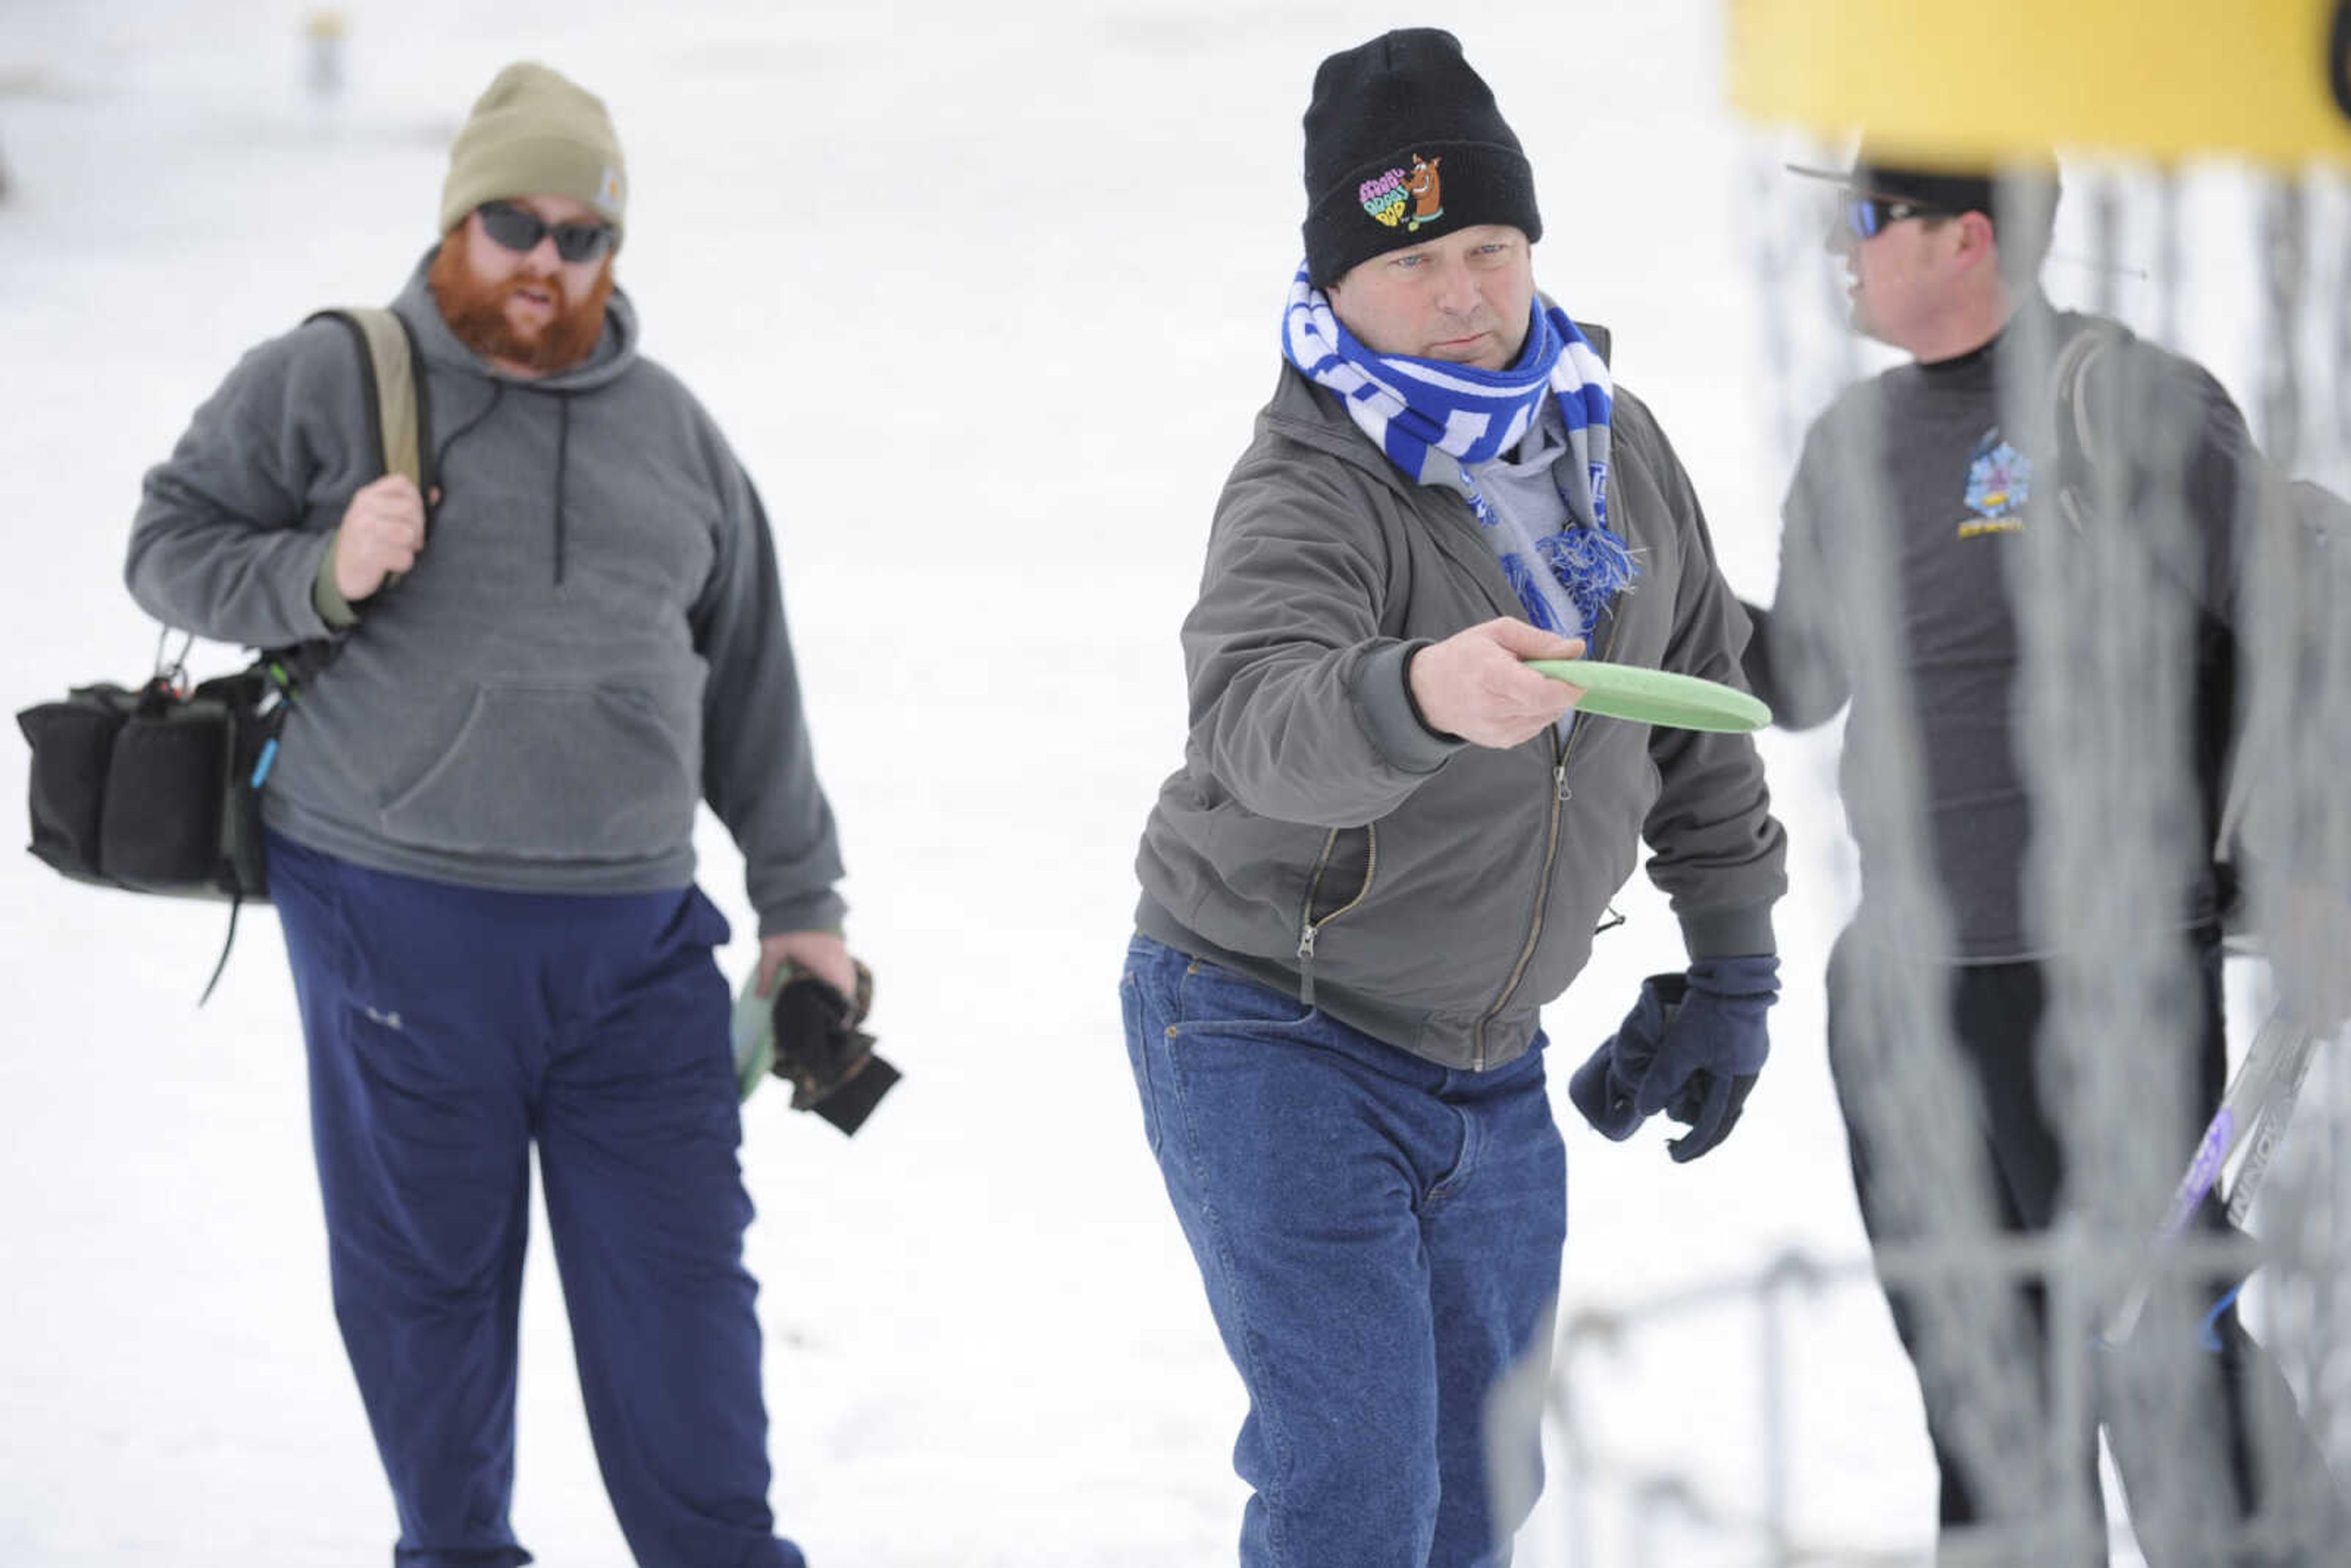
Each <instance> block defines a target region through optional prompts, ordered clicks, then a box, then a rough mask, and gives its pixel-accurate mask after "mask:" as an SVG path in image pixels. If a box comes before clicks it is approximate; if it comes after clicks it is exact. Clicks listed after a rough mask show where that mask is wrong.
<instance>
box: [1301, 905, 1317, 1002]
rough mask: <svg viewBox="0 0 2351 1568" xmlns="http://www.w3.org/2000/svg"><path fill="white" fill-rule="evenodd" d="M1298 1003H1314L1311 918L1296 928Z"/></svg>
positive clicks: (1312, 924)
mask: <svg viewBox="0 0 2351 1568" xmlns="http://www.w3.org/2000/svg"><path fill="white" fill-rule="evenodd" d="M1298 1003H1299V1006H1301V1007H1308V1008H1311V1007H1312V1006H1313V1005H1314V922H1312V921H1311V920H1309V921H1307V922H1306V923H1305V924H1304V925H1301V926H1300V927H1299V928H1298Z"/></svg>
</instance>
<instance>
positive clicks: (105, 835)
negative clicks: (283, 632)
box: [16, 670, 268, 901]
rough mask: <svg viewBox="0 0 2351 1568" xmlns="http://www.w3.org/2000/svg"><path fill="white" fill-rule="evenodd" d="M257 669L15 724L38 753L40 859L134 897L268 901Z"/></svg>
mask: <svg viewBox="0 0 2351 1568" xmlns="http://www.w3.org/2000/svg"><path fill="white" fill-rule="evenodd" d="M266 689H267V687H266V677H265V676H263V675H262V674H260V673H259V672H258V671H257V670H254V671H243V672H239V673H238V674H234V675H226V676H223V677H221V678H220V679H218V680H214V681H207V682H205V683H204V685H200V686H198V687H196V688H195V689H194V690H193V691H192V692H184V693H183V692H181V691H179V690H178V689H176V688H175V687H174V686H173V685H172V684H171V682H170V681H168V680H167V679H165V678H162V677H158V678H156V679H155V680H152V681H150V682H149V683H148V684H147V685H144V686H141V687H139V688H137V689H136V690H131V689H128V688H125V687H122V686H118V685H94V686H82V687H78V688H77V689H76V690H74V691H72V692H70V693H68V695H67V696H66V698H65V700H64V701H62V702H54V703H43V704H40V705H38V706H34V707H29V708H26V709H25V710H24V711H23V712H22V713H19V714H18V715H17V716H16V723H17V727H19V728H20V729H22V730H23V731H24V734H25V738H26V741H27V742H28V743H30V745H31V746H32V748H33V759H32V766H31V768H30V769H29V770H28V776H29V791H28V793H29V797H30V799H29V802H28V803H29V806H30V814H31V820H32V843H31V846H30V847H31V849H32V852H33V853H34V854H35V855H36V856H37V857H38V858H39V859H40V860H41V861H42V862H45V863H46V864H47V865H49V866H51V867H52V868H54V869H55V870H57V872H59V873H63V874H64V875H66V876H69V877H72V878H74V879H75V880H77V881H80V882H89V883H98V884H99V885H102V886H107V887H120V888H128V889H131V890H132V891H134V892H139V893H160V894H178V895H182V896H188V897H198V898H224V899H230V900H235V901H246V900H256V901H257V900H262V899H266V897H267V896H268V893H267V879H266V870H265V868H264V866H263V863H262V860H261V839H260V823H259V799H258V797H259V790H258V788H257V786H256V783H255V781H254V779H253V778H252V774H253V771H254V769H255V768H257V767H258V765H259V761H260V755H261V751H262V748H263V747H265V746H266V744H267V738H266V730H267V728H268V724H267V721H266V718H265V717H264V716H263V715H262V713H261V712H260V707H261V702H262V697H263V694H264V693H265V691H266Z"/></svg>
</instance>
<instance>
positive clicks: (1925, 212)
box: [1843, 196, 1951, 239]
mask: <svg viewBox="0 0 2351 1568" xmlns="http://www.w3.org/2000/svg"><path fill="white" fill-rule="evenodd" d="M1950 215H1951V214H1949V213H1947V212H1945V211H1943V210H1942V209H1941V208H1940V207H1928V206H1922V205H1920V204H1918V203H1917V202H1901V201H1896V200H1895V199H1894V198H1892V197H1890V196H1852V197H1848V198H1847V199H1846V201H1845V203H1844V208H1843V216H1844V226H1845V232H1846V233H1847V234H1850V235H1853V237H1854V238H1855V239H1875V238H1876V237H1877V236H1878V235H1880V234H1882V233H1884V232H1885V230H1886V225H1888V224H1898V223H1900V222H1901V221H1902V220H1903V219H1904V218H1947V217H1949V216H1950Z"/></svg>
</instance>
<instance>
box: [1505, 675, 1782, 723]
mask: <svg viewBox="0 0 2351 1568" xmlns="http://www.w3.org/2000/svg"><path fill="white" fill-rule="evenodd" d="M1527 668H1529V669H1531V670H1533V671H1534V672H1536V673H1537V674H1544V675H1549V676H1550V677H1551V678H1552V680H1555V681H1565V682H1567V683H1568V684H1569V685H1577V686H1582V687H1583V701H1582V702H1580V703H1578V704H1577V705H1576V707H1577V709H1578V711H1580V712H1583V713H1596V714H1600V715H1603V716H1606V717H1608V718H1629V719H1631V720H1633V721H1634V722H1635V723H1636V724H1661V725H1665V726H1667V727H1670V728H1674V729H1713V730H1721V731H1724V732H1726V733H1729V734H1734V735H1738V734H1744V733H1745V732H1747V731H1749V730H1751V729H1761V728H1762V727H1764V726H1765V725H1767V724H1770V723H1771V709H1770V708H1768V707H1766V706H1763V704H1762V703H1761V701H1759V700H1758V699H1757V698H1755V697H1752V696H1750V695H1748V694H1747V693H1745V692H1742V691H1740V689H1739V688H1738V687H1736V686H1726V685H1723V684H1722V683H1721V682H1720V681H1708V680H1701V679H1699V678H1698V676H1696V675H1677V674H1674V673H1673V672H1672V671H1670V670H1650V669H1644V668H1643V667H1642V666H1640V665H1638V664H1604V663H1602V662H1601V661H1599V660H1597V659H1529V660H1528V661H1527Z"/></svg>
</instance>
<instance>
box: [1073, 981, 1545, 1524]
mask: <svg viewBox="0 0 2351 1568" xmlns="http://www.w3.org/2000/svg"><path fill="white" fill-rule="evenodd" d="M1120 992H1121V998H1120V999H1121V1001H1122V1004H1123V1014H1124V1019H1125V1024H1126V1050H1127V1056H1128V1059H1129V1061H1130V1062H1131V1063H1132V1064H1133V1066H1134V1081H1135V1086H1136V1088H1137V1089H1138V1090H1139V1091H1140V1092H1141V1093H1142V1096H1143V1119H1144V1132H1145V1135H1146V1136H1147V1137H1148V1138H1149V1140H1150V1143H1151V1149H1152V1153H1153V1154H1154V1155H1156V1156H1157V1158H1158V1161H1159V1169H1160V1173H1161V1175H1162V1176H1165V1179H1166V1183H1167V1196H1168V1197H1170V1198H1171V1199H1172V1200H1174V1203H1175V1217H1176V1218H1177V1219H1178V1220H1179V1221H1180V1222H1181V1223H1182V1225H1183V1228H1184V1235H1185V1237H1186V1239H1188V1240H1189V1241H1190V1242H1191V1244H1192V1254H1193V1256H1194V1258H1196V1260H1198V1262H1199V1265H1200V1277H1201V1280H1202V1281H1203V1282H1204V1283H1205V1284H1206V1285H1207V1291H1208V1307H1209V1310H1210V1312H1213V1313H1214V1314H1215V1316H1216V1320H1217V1330H1218V1332H1219V1333H1222V1335H1223V1336H1224V1342H1225V1349H1226V1350H1227V1352H1228V1354H1230V1355H1231V1356H1232V1359H1233V1364H1234V1366H1235V1367H1236V1368H1238V1370H1239V1372H1240V1375H1241V1382H1242V1383H1243V1384H1244V1385H1246V1386H1247V1388H1248V1391H1249V1416H1248V1417H1247V1419H1245V1420H1244V1421H1243V1422H1242V1423H1241V1432H1240V1440H1239V1442H1238V1444H1236V1445H1235V1447H1234V1449H1233V1467H1234V1469H1237V1470H1238V1472H1239V1473H1240V1476H1241V1479H1244V1480H1246V1481H1247V1482H1249V1486H1250V1487H1251V1489H1252V1490H1253V1491H1254V1493H1255V1495H1254V1496H1252V1497H1251V1498H1250V1500H1249V1505H1248V1508H1247V1510H1246V1511H1245V1512H1244V1514H1243V1517H1242V1522H1241V1542H1240V1560H1241V1563H1243V1564H1244V1565H1245V1568H1260V1565H1262V1568H1321V1565H1324V1564H1328V1565H1329V1568H1497V1565H1499V1564H1501V1563H1507V1562H1508V1561H1509V1560H1510V1537H1511V1535H1512V1534H1513V1533H1514V1532H1515V1531H1517V1529H1518V1526H1519V1525H1520V1523H1521V1522H1522V1521H1523V1519H1524V1509H1523V1507H1522V1506H1521V1507H1518V1508H1516V1509H1514V1511H1513V1513H1512V1514H1511V1515H1510V1516H1509V1517H1498V1516H1497V1513H1496V1511H1495V1507H1494V1503H1493V1500H1492V1499H1491V1498H1490V1496H1489V1480H1488V1476H1489V1448H1488V1431H1487V1405H1488V1395H1489V1392H1490V1391H1491V1390H1493V1389H1494V1387H1495V1385H1497V1384H1498V1383H1499V1381H1500V1380H1501V1378H1502V1377H1503V1375H1505V1374H1506V1373H1509V1372H1510V1371H1512V1370H1513V1369H1514V1368H1515V1367H1517V1366H1518V1365H1519V1364H1520V1363H1521V1362H1522V1361H1523V1360H1524V1359H1526V1358H1527V1357H1529V1356H1530V1355H1532V1356H1534V1357H1536V1358H1547V1357H1548V1355H1549V1354H1550V1346H1551V1339H1552V1315H1553V1309H1554V1306H1555V1304H1556V1301H1557V1299H1558V1295H1559V1270H1560V1249H1561V1247H1562V1244H1563V1243H1564V1241H1565V1240H1566V1237H1567V1156H1566V1150H1565V1147H1564V1145H1562V1143H1561V1140H1560V1135H1559V1128H1558V1126H1557V1124H1555V1123H1553V1122H1552V1113H1551V1101H1550V1098H1549V1096H1548V1095H1547V1094H1546V1093H1545V1092H1544V1089H1543V1065H1542V1052H1541V1045H1542V1040H1541V1037H1540V1036H1538V1037H1537V1040H1536V1042H1535V1043H1536V1049H1535V1050H1532V1051H1529V1052H1528V1053H1527V1054H1526V1055H1525V1056H1523V1057H1520V1059H1519V1060H1517V1061H1513V1062H1511V1063H1510V1064H1509V1065H1508V1066H1505V1067H1501V1068H1498V1069H1496V1070H1494V1071H1489V1072H1483V1073H1472V1072H1461V1071H1451V1070H1448V1069H1447V1068H1443V1067H1439V1066H1437V1064H1436V1063H1434V1062H1431V1061H1422V1060H1421V1059H1420V1058H1418V1057H1416V1056H1413V1055H1410V1054H1408V1053H1406V1052H1405V1051H1399V1050H1397V1049H1396V1048H1395V1047H1394V1046H1390V1045H1386V1044H1384V1043H1382V1042H1381V1041H1379V1040H1374V1039H1373V1038H1372V1037H1370V1036H1369V1035H1366V1034H1363V1033H1361V1032H1359V1031H1357V1030H1353V1029H1350V1028H1348V1027H1347V1026H1346V1025H1345V1024H1343V1023H1340V1022H1338V1021H1337V1020H1336V1019H1332V1018H1330V1017H1328V1016H1327V1015H1325V1014H1323V1013H1322V1012H1320V1011H1317V1010H1315V1009H1311V1008H1307V1007H1303V1006H1301V1004H1300V1003H1299V1002H1298V1001H1297V1000H1296V999H1295V998H1291V997H1289V996H1285V995H1283V994H1282V993H1280V992H1279V991H1274V990H1270V989H1268V988H1266V987H1263V986H1260V985H1259V984H1257V983H1256V982H1255V981H1253V980H1248V979H1244V978H1242V977H1240V976H1238V975H1235V974H1233V973H1231V972H1230V971H1229V970H1225V969H1220V968H1217V967H1216V966H1214V965H1212V964H1208V963H1205V962H1200V961H1197V960H1195V959H1192V958H1190V957H1187V956H1185V955H1184V954H1182V953H1179V952H1177V951H1175V949H1174V948H1171V947H1168V946H1165V945H1164V944H1162V943H1159V942H1155V941H1154V940H1152V939H1151V938H1150V937H1147V936H1137V937H1135V938H1134V942H1133V944H1132V945H1131V946H1129V947H1128V948H1127V956H1126V972H1125V975H1124V977H1123V979H1122V980H1121V982H1120ZM1502 1440H1503V1441H1504V1442H1506V1443H1507V1444H1508V1445H1509V1446H1510V1448H1512V1449H1513V1450H1514V1451H1513V1452H1511V1453H1510V1454H1509V1455H1507V1456H1504V1457H1503V1459H1504V1463H1505V1464H1506V1465H1507V1466H1509V1467H1510V1468H1511V1469H1519V1470H1520V1471H1521V1473H1528V1474H1533V1475H1538V1476H1539V1475H1540V1474H1541V1468H1540V1467H1541V1451H1540V1448H1539V1439H1538V1433H1537V1431H1536V1429H1535V1427H1534V1424H1533V1423H1532V1422H1531V1421H1524V1420H1522V1421H1520V1422H1519V1423H1518V1424H1517V1427H1516V1429H1513V1430H1511V1431H1510V1432H1509V1434H1508V1436H1507V1437H1504V1438H1503V1439H1502ZM1529 1467H1531V1469H1529ZM1531 1500H1532V1499H1531V1495H1530V1496H1527V1497H1524V1498H1522V1499H1521V1500H1520V1503H1521V1504H1525V1503H1531Z"/></svg>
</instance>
